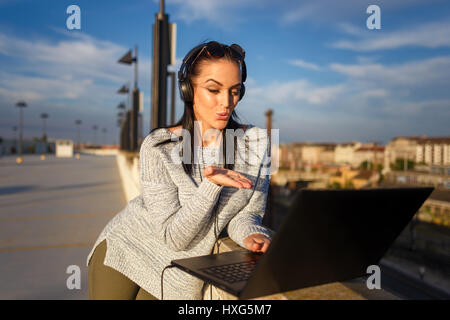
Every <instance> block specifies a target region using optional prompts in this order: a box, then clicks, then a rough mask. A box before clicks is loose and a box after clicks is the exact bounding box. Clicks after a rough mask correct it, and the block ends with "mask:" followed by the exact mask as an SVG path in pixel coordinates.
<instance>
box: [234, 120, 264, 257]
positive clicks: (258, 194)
mask: <svg viewBox="0 0 450 320" xmlns="http://www.w3.org/2000/svg"><path fill="white" fill-rule="evenodd" d="M256 129H258V128H256ZM258 132H259V133H258V134H257V135H258V137H256V138H255V137H253V138H250V141H254V142H257V143H253V144H252V143H251V142H250V147H249V149H250V153H252V154H253V155H257V157H256V158H258V159H259V162H258V165H257V167H259V172H258V175H257V180H256V183H255V185H254V187H253V192H252V195H251V197H250V200H249V201H248V203H247V204H246V205H245V206H244V208H242V209H241V210H240V211H239V212H238V213H237V214H236V215H235V216H234V217H233V218H232V219H231V220H230V222H229V224H228V229H227V231H228V235H229V236H230V238H231V239H232V240H233V241H234V242H236V243H237V244H239V245H240V246H241V247H244V248H245V245H244V239H245V238H246V237H248V236H249V235H251V234H254V233H260V234H263V235H265V236H266V237H267V238H269V239H271V235H272V231H271V230H269V229H268V228H266V227H264V226H262V225H261V223H262V219H263V217H264V212H265V209H266V204H267V195H268V191H269V184H270V165H271V162H270V156H269V153H268V150H270V148H271V146H270V139H269V136H268V135H267V132H266V131H265V130H259V131H258Z"/></svg>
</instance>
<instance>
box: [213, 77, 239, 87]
mask: <svg viewBox="0 0 450 320" xmlns="http://www.w3.org/2000/svg"><path fill="white" fill-rule="evenodd" d="M208 81H214V82H215V83H217V84H218V85H219V86H223V84H221V83H220V82H219V81H217V80H214V79H208V80H206V81H205V83H207V82H208ZM240 85H241V83H240V82H239V83H236V84H234V85H232V86H231V87H230V88H234V87H237V86H240Z"/></svg>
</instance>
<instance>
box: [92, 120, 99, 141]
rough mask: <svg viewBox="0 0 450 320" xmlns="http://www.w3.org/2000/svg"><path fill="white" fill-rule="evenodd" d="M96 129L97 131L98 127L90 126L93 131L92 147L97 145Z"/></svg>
mask: <svg viewBox="0 0 450 320" xmlns="http://www.w3.org/2000/svg"><path fill="white" fill-rule="evenodd" d="M97 129H98V126H97V125H95V124H94V125H93V126H92V130H94V146H95V145H97Z"/></svg>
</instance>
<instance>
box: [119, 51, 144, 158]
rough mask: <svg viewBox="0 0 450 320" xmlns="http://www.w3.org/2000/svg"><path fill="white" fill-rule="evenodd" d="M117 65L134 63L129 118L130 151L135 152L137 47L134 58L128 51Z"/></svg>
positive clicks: (136, 146) (137, 116)
mask: <svg viewBox="0 0 450 320" xmlns="http://www.w3.org/2000/svg"><path fill="white" fill-rule="evenodd" d="M118 62H119V63H124V64H128V65H131V64H132V63H134V88H133V98H132V107H131V118H130V127H129V130H130V148H129V149H130V151H137V149H138V126H139V124H138V118H139V112H140V110H139V109H140V108H139V107H140V106H139V105H140V92H139V89H138V67H137V63H138V54H137V45H136V46H134V57H133V55H132V52H131V50H129V51H128V52H127V53H126V54H125V55H124V56H123V57H122V58H120V59H119V61H118Z"/></svg>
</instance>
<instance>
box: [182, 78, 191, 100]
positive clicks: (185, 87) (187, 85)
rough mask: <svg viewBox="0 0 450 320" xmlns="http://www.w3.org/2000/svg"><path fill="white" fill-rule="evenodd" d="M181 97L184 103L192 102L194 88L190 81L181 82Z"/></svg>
mask: <svg viewBox="0 0 450 320" xmlns="http://www.w3.org/2000/svg"><path fill="white" fill-rule="evenodd" d="M179 88H180V97H181V100H183V101H184V102H192V98H193V97H192V96H193V94H192V87H191V82H190V81H189V80H181V81H179Z"/></svg>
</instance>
